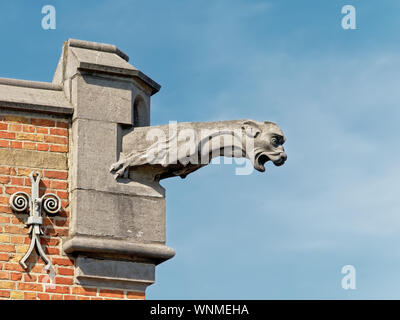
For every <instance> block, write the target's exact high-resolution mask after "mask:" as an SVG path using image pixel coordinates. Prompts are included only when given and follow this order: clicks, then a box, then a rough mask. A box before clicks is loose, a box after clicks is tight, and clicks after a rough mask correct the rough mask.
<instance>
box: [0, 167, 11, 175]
mask: <svg viewBox="0 0 400 320" xmlns="http://www.w3.org/2000/svg"><path fill="white" fill-rule="evenodd" d="M10 169H11V168H10V167H0V174H10Z"/></svg>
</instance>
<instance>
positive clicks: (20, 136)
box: [16, 132, 44, 142]
mask: <svg viewBox="0 0 400 320" xmlns="http://www.w3.org/2000/svg"><path fill="white" fill-rule="evenodd" d="M16 138H17V140H28V141H36V142H43V141H44V136H43V135H42V134H32V133H22V132H19V133H17V135H16Z"/></svg>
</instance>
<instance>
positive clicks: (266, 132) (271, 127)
mask: <svg viewBox="0 0 400 320" xmlns="http://www.w3.org/2000/svg"><path fill="white" fill-rule="evenodd" d="M242 129H243V130H245V132H246V134H247V136H248V137H250V138H254V140H253V143H254V147H253V150H247V154H248V157H249V159H250V161H251V162H252V163H253V166H254V168H255V169H256V170H258V171H260V172H264V171H265V166H264V165H265V163H266V162H267V161H269V160H271V161H272V162H273V163H274V164H275V165H276V166H281V165H283V164H284V163H285V161H286V159H287V155H286V153H285V149H284V148H283V144H284V143H285V141H286V138H285V136H284V135H283V132H282V130H281V129H280V128H279V127H278V126H277V125H276V124H275V123H273V122H268V121H265V122H256V121H245V122H244V124H243V127H242Z"/></svg>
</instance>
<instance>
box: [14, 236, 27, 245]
mask: <svg viewBox="0 0 400 320" xmlns="http://www.w3.org/2000/svg"><path fill="white" fill-rule="evenodd" d="M11 243H14V244H23V243H25V237H22V236H14V237H11Z"/></svg>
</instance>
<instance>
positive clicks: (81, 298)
mask: <svg viewBox="0 0 400 320" xmlns="http://www.w3.org/2000/svg"><path fill="white" fill-rule="evenodd" d="M78 300H90V298H89V297H81V296H78Z"/></svg>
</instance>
